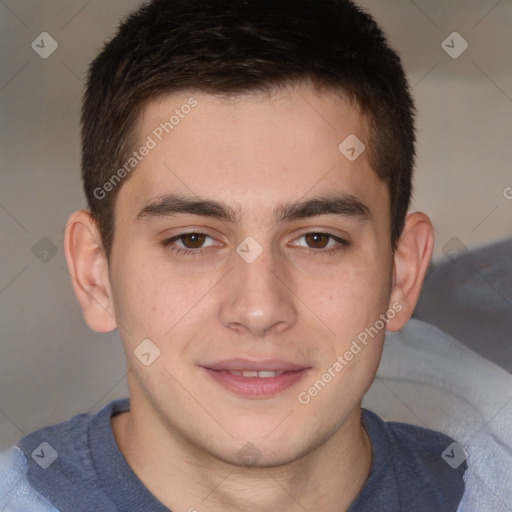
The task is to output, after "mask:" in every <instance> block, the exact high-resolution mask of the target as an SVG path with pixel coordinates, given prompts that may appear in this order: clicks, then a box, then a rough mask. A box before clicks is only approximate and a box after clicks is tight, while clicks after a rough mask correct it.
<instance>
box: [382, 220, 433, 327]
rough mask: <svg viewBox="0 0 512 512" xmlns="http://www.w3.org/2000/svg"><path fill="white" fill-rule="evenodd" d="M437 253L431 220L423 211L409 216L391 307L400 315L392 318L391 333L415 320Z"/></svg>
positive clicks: (395, 266) (396, 265)
mask: <svg viewBox="0 0 512 512" xmlns="http://www.w3.org/2000/svg"><path fill="white" fill-rule="evenodd" d="M433 250H434V230H433V227H432V223H431V222H430V219H429V218H428V217H427V216H426V215H425V214H424V213H421V212H414V213H410V214H409V215H407V217H406V219H405V226H404V229H403V232H402V235H401V237H400V240H399V242H398V246H397V248H396V251H395V254H394V258H393V286H392V288H391V296H390V302H389V307H390V308H392V309H393V310H396V311H399V313H398V314H396V315H395V316H394V317H393V318H392V319H391V318H390V319H389V321H388V323H387V326H386V329H387V330H388V331H398V330H400V329H401V328H402V327H403V326H404V325H405V324H406V323H407V322H408V321H409V319H410V318H411V316H412V314H413V312H414V308H415V307H416V303H417V302H418V297H419V295H420V291H421V287H422V285H423V280H424V279H425V273H426V271H427V267H428V264H429V262H430V259H431V258H432V252H433ZM393 304H395V307H392V305H393ZM397 304H400V305H401V309H400V310H398V308H396V305H397Z"/></svg>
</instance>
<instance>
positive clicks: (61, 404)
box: [0, 0, 512, 448]
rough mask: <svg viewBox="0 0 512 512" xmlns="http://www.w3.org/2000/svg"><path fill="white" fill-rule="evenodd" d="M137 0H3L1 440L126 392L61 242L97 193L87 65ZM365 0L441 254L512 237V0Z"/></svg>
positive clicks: (111, 348)
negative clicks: (87, 195) (82, 116)
mask: <svg viewBox="0 0 512 512" xmlns="http://www.w3.org/2000/svg"><path fill="white" fill-rule="evenodd" d="M139 3H140V2H139V1H135V0H133V1H119V0H116V1H108V2H104V1H100V0H90V1H88V2H87V1H84V0H66V1H64V0H53V1H51V0H47V1H33V0H4V1H0V27H1V31H0V38H1V44H2V47H3V52H2V57H1V66H0V70H1V71H0V105H1V113H2V115H1V137H0V144H1V159H2V160H1V178H0V179H1V181H0V237H1V242H2V243H1V249H0V251H1V261H2V265H1V266H0V322H1V326H2V345H1V350H0V448H2V447H6V446H8V445H11V444H13V443H14V442H15V441H16V440H17V439H18V438H19V437H21V436H22V435H23V434H24V433H27V432H29V431H32V430H34V429H36V428H39V427H42V426H44V425H47V424H50V423H54V422H57V421H61V420H64V419H67V418H69V417H70V416H72V415H74V414H76V413H79V412H84V411H96V410H98V409H99V408H100V407H101V406H102V405H103V404H105V403H106V402H107V401H109V400H112V399H114V398H117V397H120V396H125V395H126V382H125V377H126V370H125V362H124V355H123V353H122V349H121V343H120V340H119V338H118V336H117V334H116V333H113V334H108V335H101V334H97V333H93V332H91V331H90V330H89V329H88V328H87V327H86V325H85V323H84V322H83V320H82V316H81V312H80V310H79V307H78V304H77V302H76V300H75V298H74V295H73V292H72V289H71V285H70V282H69V275H68V274H67V271H66V264H65V260H64V254H63V251H62V242H63V228H64V226H65V223H66V219H67V217H68V215H69V214H70V213H71V212H72V211H73V210H74V209H76V208H81V207H84V206H85V201H84V198H83V195H82V191H81V183H80V175H79V158H80V155H79V125H78V120H79V110H80V98H81V93H82V88H83V82H84V77H85V74H86V70H87V66H88V64H89V62H90V61H91V60H92V59H93V57H94V56H95V55H96V53H97V51H98V49H99V48H100V47H101V45H102V42H103V41H105V40H106V39H108V38H109V37H111V36H112V34H113V33H114V31H115V27H116V26H117V24H118V20H119V19H120V18H121V17H123V16H124V15H125V14H126V13H127V12H128V11H130V10H131V9H133V8H134V7H136V6H137V5H139ZM359 3H360V4H361V5H362V6H364V7H367V8H368V9H369V10H370V12H371V13H372V14H373V15H374V16H375V17H376V19H377V21H378V22H380V23H381V25H382V26H383V27H384V29H385V31H386V32H387V33H388V34H389V38H390V41H391V44H392V45H393V46H394V47H395V49H397V50H398V52H399V53H400V55H401V57H402V59H403V63H404V66H405V68H406V71H407V73H408V76H409V79H410V82H411V85H412V86H413V93H414V96H415V99H416V102H417V107H418V137H419V144H418V165H417V174H416V181H415V185H416V192H415V197H414V202H413V206H414V208H415V209H418V210H423V211H426V212H427V213H428V214H429V215H430V217H431V219H432V221H433V223H434V226H435V228H436V236H437V243H436V251H435V257H436V259H437V260H438V261H441V260H443V259H446V254H447V251H448V250H449V249H450V248H453V247H458V248H460V247H464V246H467V247H470V248H471V247H476V246H480V245H483V244H486V243H489V242H490V241H493V240H497V239H501V238H504V237H507V236H510V235H511V234H512V200H507V199H506V198H505V196H504V190H505V189H506V188H507V187H512V171H511V162H512V121H511V120H512V60H511V58H510V55H511V50H512V35H511V34H512V32H511V30H510V27H511V26H512V1H511V0H502V1H497V0H415V1H409V0H365V1H361V2H359ZM454 31H456V32H458V33H459V34H460V35H461V36H462V37H463V38H464V39H465V40H466V41H467V43H468V44H469V47H468V49H467V50H466V51H465V52H464V53H463V54H462V55H461V56H460V57H458V58H457V59H452V58H451V57H450V56H449V55H448V54H447V53H446V52H445V51H444V50H443V48H442V46H441V44H442V42H443V41H444V40H445V39H446V38H447V37H448V36H449V34H451V33H452V32H454ZM42 32H48V33H49V34H50V35H51V36H52V37H53V38H54V39H55V40H56V41H57V43H58V48H57V50H56V51H55V52H54V53H53V54H52V55H51V56H49V57H48V58H47V59H43V58H41V57H40V56H39V55H38V53H36V51H34V49H33V48H32V47H31V44H32V42H33V41H36V43H37V42H38V41H40V37H38V36H39V35H40V34H41V33H42ZM39 44H40V43H39ZM457 44H458V43H457ZM45 47H46V49H48V47H49V46H48V41H47V45H46V46H45ZM41 239H43V240H41ZM34 247H35V248H34ZM55 250H56V253H55V254H53V252H52V251H55ZM43 251H46V253H44V252H43ZM462 341H463V340H462Z"/></svg>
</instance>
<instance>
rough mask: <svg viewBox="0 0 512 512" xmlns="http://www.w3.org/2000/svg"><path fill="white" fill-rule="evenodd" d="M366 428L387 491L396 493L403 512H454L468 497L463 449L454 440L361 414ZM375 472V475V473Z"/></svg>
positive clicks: (434, 432)
mask: <svg viewBox="0 0 512 512" xmlns="http://www.w3.org/2000/svg"><path fill="white" fill-rule="evenodd" d="M362 420H363V424H364V426H365V428H366V430H367V432H368V435H369V437H370V441H371V444H372V451H373V453H374V458H375V459H376V460H377V461H378V462H379V463H380V470H381V472H382V473H383V474H384V475H386V476H383V477H382V481H383V482H384V481H385V483H384V484H383V488H385V489H389V488H390V487H392V488H393V493H394V495H395V496H396V499H397V501H398V503H399V504H400V507H401V509H404V510H418V511H423V510H425V511H427V510H434V509H436V510H445V511H449V510H453V511H456V510H457V508H458V505H459V503H460V501H461V499H462V497H463V495H464V489H465V482H464V473H465V471H466V469H467V463H466V452H465V450H464V448H463V447H462V446H461V445H460V444H459V443H457V442H456V441H454V440H453V439H452V438H451V437H450V436H448V435H446V434H443V433H441V432H437V431H434V430H430V429H427V428H423V427H418V426H415V425H410V424H406V423H399V422H388V421H384V420H382V419H381V418H380V417H379V416H377V415H376V414H375V413H373V412H371V411H368V410H365V409H363V411H362ZM377 469H378V468H375V467H373V466H372V470H377Z"/></svg>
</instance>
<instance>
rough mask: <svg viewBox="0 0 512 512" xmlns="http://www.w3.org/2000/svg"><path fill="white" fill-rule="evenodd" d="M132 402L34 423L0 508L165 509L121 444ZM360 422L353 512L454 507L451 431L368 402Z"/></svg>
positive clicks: (14, 511) (76, 511)
mask: <svg viewBox="0 0 512 512" xmlns="http://www.w3.org/2000/svg"><path fill="white" fill-rule="evenodd" d="M129 407H130V404H129V400H128V399H122V400H116V401H114V402H111V403H109V404H108V405H106V406H105V407H104V408H103V409H102V410H101V411H100V412H98V413H97V414H95V415H91V414H79V415H78V416H75V417H74V418H72V419H70V420H68V421H65V422H63V423H59V424H57V425H53V426H49V427H45V428H43V429H40V430H37V431H35V432H33V433H31V434H29V435H27V436H25V437H24V438H23V439H21V441H20V442H19V443H18V445H17V446H16V447H13V448H11V450H9V451H8V452H5V453H4V454H1V455H0V510H1V511H4V512H25V511H30V512H55V511H61V512H67V511H70V512H82V511H84V512H86V511H87V512H90V511H91V510H101V511H102V512H110V511H121V512H123V511H129V512H166V511H167V512H168V510H169V509H167V508H166V507H165V506H164V505H162V503H160V502H159V501H158V500H157V499H156V498H155V497H154V496H153V495H152V494H151V493H150V492H149V491H148V490H147V489H146V488H145V487H144V485H143V484H142V482H141V481H140V480H139V479H138V478H137V476H136V475H135V474H134V473H133V471H132V470H131V469H130V467H129V466H128V464H127V463H126V461H125V460H124V458H123V455H122V454H121V452H120V451H119V449H118V447H117V444H116V441H115V438H114V435H113V432H112V427H111V423H110V419H111V417H112V416H113V415H115V414H117V413H119V412H124V411H127V410H129ZM362 422H363V425H364V427H365V429H366V431H367V433H368V436H369V438H370V442H371V446H372V463H371V468H370V474H369V477H368V480H367V481H366V483H365V485H364V487H363V489H362V491H361V493H360V494H359V496H358V497H357V499H356V500H355V501H354V503H353V504H352V505H351V507H350V509H349V512H374V511H376V510H378V511H379V512H397V511H401V510H403V511H407V512H432V511H441V510H442V511H443V512H451V511H453V512H456V511H457V509H458V505H459V503H460V501H461V499H462V496H463V493H464V479H463V476H464V472H465V471H466V469H467V465H466V462H462V463H460V464H459V465H457V467H455V466H456V464H453V463H452V464H449V463H448V462H446V461H445V458H443V457H442V454H443V452H445V450H446V449H448V448H449V447H450V445H451V443H452V442H453V440H452V439H451V438H450V437H448V436H446V435H445V434H441V433H439V432H434V431H432V430H428V429H424V428H421V427H416V426H413V425H407V424H405V423H394V422H385V421H383V420H382V419H380V418H379V417H378V416H377V415H376V414H374V413H373V412H371V411H368V410H366V409H363V410H362ZM449 453H450V456H451V454H452V453H453V451H451V452H450V451H449ZM452 466H453V467H452ZM192 505H193V504H192ZM200 508H201V507H199V508H198V510H200Z"/></svg>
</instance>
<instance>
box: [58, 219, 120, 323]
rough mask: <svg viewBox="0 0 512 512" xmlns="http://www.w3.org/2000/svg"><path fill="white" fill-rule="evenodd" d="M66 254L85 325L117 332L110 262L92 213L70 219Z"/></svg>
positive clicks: (65, 240) (66, 234)
mask: <svg viewBox="0 0 512 512" xmlns="http://www.w3.org/2000/svg"><path fill="white" fill-rule="evenodd" d="M64 252H65V254H66V262H67V264H68V268H69V273H70V275H71V281H72V284H73V290H74V291H75V295H76V297H77V299H78V302H79V303H80V306H81V307H82V312H83V315H84V319H85V322H86V323H87V325H88V326H89V327H90V328H91V329H93V330H94V331H98V332H109V331H112V330H114V329H115V328H116V326H117V324H116V320H115V317H114V308H113V302H112V291H111V288H110V278H109V273H108V260H107V258H106V256H105V253H104V251H103V246H102V243H101V237H100V233H99V230H98V228H97V225H96V222H95V221H94V220H93V219H92V217H91V214H90V212H88V211H85V210H78V211H76V212H74V213H72V214H71V216H70V217H69V219H68V222H67V225H66V232H65V235H64Z"/></svg>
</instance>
